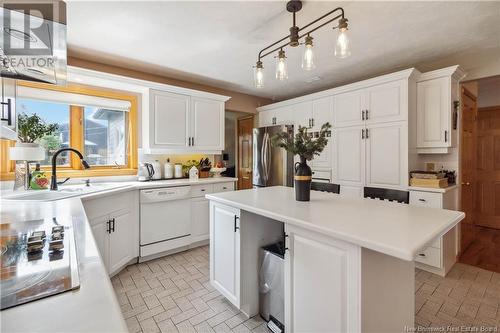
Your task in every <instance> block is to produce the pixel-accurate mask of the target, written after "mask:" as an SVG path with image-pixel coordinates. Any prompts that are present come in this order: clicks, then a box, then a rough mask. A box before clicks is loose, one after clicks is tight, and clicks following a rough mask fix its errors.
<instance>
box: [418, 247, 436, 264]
mask: <svg viewBox="0 0 500 333" xmlns="http://www.w3.org/2000/svg"><path fill="white" fill-rule="evenodd" d="M415 261H417V262H420V263H422V264H426V265H429V266H433V267H436V268H441V250H440V249H436V248H434V247H431V246H429V247H427V248H425V249H423V250H422V251H420V252H419V253H418V254H417V256H416V257H415Z"/></svg>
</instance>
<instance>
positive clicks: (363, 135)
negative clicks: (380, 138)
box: [361, 128, 365, 140]
mask: <svg viewBox="0 0 500 333" xmlns="http://www.w3.org/2000/svg"><path fill="white" fill-rule="evenodd" d="M361 139H363V140H364V139H365V129H364V128H363V129H362V130H361Z"/></svg>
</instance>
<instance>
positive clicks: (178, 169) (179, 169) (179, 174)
mask: <svg viewBox="0 0 500 333" xmlns="http://www.w3.org/2000/svg"><path fill="white" fill-rule="evenodd" d="M174 177H175V178H182V177H184V173H183V172H182V164H180V163H175V166H174Z"/></svg>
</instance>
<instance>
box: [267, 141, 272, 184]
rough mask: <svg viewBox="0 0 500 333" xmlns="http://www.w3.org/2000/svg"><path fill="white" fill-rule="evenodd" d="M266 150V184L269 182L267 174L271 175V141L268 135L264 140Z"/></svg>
mask: <svg viewBox="0 0 500 333" xmlns="http://www.w3.org/2000/svg"><path fill="white" fill-rule="evenodd" d="M266 144H267V148H266V155H267V156H266V182H267V181H268V180H269V173H271V161H272V159H271V140H270V138H269V134H267V140H266Z"/></svg>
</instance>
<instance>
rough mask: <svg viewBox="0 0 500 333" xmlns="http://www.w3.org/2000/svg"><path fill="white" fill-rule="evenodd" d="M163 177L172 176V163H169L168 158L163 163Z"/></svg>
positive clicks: (168, 177) (170, 177)
mask: <svg viewBox="0 0 500 333" xmlns="http://www.w3.org/2000/svg"><path fill="white" fill-rule="evenodd" d="M164 168H165V179H172V178H174V165H173V164H172V163H170V158H167V162H166V163H165V167H164Z"/></svg>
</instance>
